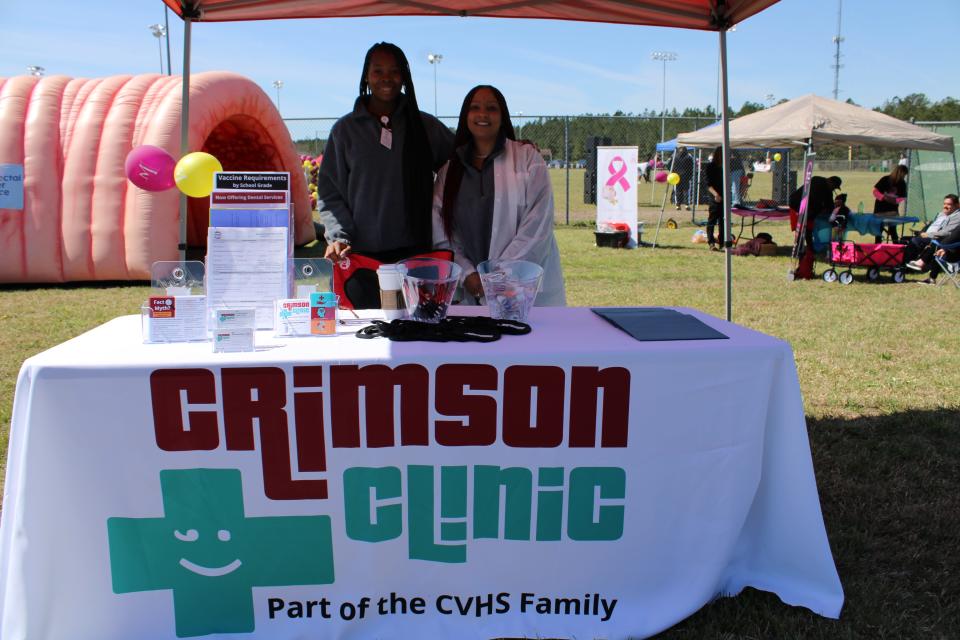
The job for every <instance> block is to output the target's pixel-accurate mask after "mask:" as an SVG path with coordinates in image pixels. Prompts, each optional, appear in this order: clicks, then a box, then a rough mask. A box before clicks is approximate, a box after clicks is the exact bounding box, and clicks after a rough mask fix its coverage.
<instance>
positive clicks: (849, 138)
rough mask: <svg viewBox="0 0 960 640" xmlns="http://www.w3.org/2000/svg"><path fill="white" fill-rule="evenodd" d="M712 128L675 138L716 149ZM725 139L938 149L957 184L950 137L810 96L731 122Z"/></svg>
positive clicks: (743, 143) (746, 144)
mask: <svg viewBox="0 0 960 640" xmlns="http://www.w3.org/2000/svg"><path fill="white" fill-rule="evenodd" d="M715 129H716V127H704V128H702V129H698V130H697V131H693V132H691V133H681V134H680V135H679V136H677V142H678V144H682V145H686V146H690V147H715V146H717V145H719V144H720V143H721V140H722V138H721V135H720V132H719V131H716V130H715ZM726 141H727V142H728V144H729V145H730V147H731V148H750V147H767V148H771V147H805V148H806V150H807V152H808V153H809V152H812V151H813V150H814V149H815V148H817V147H819V146H823V145H831V144H839V145H845V146H846V145H873V146H878V147H891V148H894V149H918V150H924V151H942V152H946V153H949V154H952V155H953V167H954V182H955V184H956V185H960V177H958V175H957V158H956V153H955V151H954V144H953V138H952V137H951V136H945V135H942V134H939V133H934V132H933V131H930V130H929V129H924V128H923V127H918V126H917V125H915V124H911V123H909V122H904V121H903V120H898V119H897V118H894V117H891V116H888V115H886V114H884V113H880V112H879V111H873V110H871V109H864V108H863V107H858V106H857V105H853V104H849V103H847V102H838V101H837V100H830V99H829V98H821V97H820V96H817V95H813V94H809V95H805V96H801V97H799V98H794V99H793V100H788V101H787V102H783V103H781V104H778V105H776V106H774V107H770V108H769V109H764V110H763V111H757V112H755V113H751V114H749V115H746V116H743V117H740V118H736V119H735V120H732V121H731V122H730V127H729V138H728V139H727V140H726Z"/></svg>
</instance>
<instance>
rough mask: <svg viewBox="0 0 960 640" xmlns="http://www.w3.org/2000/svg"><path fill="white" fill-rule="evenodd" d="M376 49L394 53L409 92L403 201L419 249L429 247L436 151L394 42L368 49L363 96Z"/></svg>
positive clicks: (362, 79)
mask: <svg viewBox="0 0 960 640" xmlns="http://www.w3.org/2000/svg"><path fill="white" fill-rule="evenodd" d="M375 51H383V52H385V53H389V54H391V55H393V57H394V58H395V59H396V61H397V66H399V67H400V75H401V78H402V83H401V89H403V94H404V96H406V109H405V110H404V114H403V121H404V125H405V129H406V138H405V140H404V142H403V149H402V151H401V153H403V204H404V207H403V208H404V215H405V216H406V218H407V224H409V226H410V228H411V229H413V236H414V239H415V242H416V245H417V246H416V248H417V250H422V249H426V248H428V247H430V245H431V244H432V242H433V238H432V232H431V224H430V222H431V208H432V205H433V152H432V151H431V149H430V140H429V139H428V138H427V130H426V129H425V128H424V126H423V119H422V118H421V117H420V107H419V106H418V105H417V94H416V91H415V90H414V88H413V77H412V76H411V75H410V63H409V62H407V56H405V55H404V54H403V51H402V50H401V49H400V47H398V46H397V45H395V44H392V43H389V42H378V43H377V44H375V45H373V46H372V47H370V49H369V50H367V55H366V57H365V58H364V59H363V72H362V73H361V74H360V96H361V97H362V98H366V97H367V96H369V94H370V87H369V86H368V85H367V73H368V72H369V71H370V58H371V57H372V56H373V53H374V52H375Z"/></svg>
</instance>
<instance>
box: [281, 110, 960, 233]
mask: <svg viewBox="0 0 960 640" xmlns="http://www.w3.org/2000/svg"><path fill="white" fill-rule="evenodd" d="M439 119H440V121H441V122H443V123H444V124H445V125H447V126H448V127H450V129H451V131H453V130H455V129H456V126H457V117H456V116H442V117H440V118H439ZM511 119H512V121H513V125H514V129H515V131H516V133H517V137H518V138H520V139H524V140H530V141H531V142H533V143H535V144H536V145H537V146H538V147H539V148H540V152H541V154H542V155H543V158H544V160H545V161H546V163H547V166H548V167H549V170H550V177H551V180H552V182H553V197H554V210H555V219H556V222H557V223H559V224H570V223H577V222H590V223H592V222H593V221H594V220H595V219H596V204H595V202H596V193H595V190H596V187H595V185H596V175H595V170H596V159H595V155H594V153H593V148H594V147H595V146H597V145H598V144H601V145H615V146H635V147H637V148H638V150H639V159H640V163H641V165H640V169H641V172H640V175H639V177H638V189H637V205H638V210H639V218H640V219H641V220H645V221H648V222H652V221H655V220H656V219H657V217H658V216H659V214H660V210H661V208H665V209H668V210H670V211H671V214H670V215H672V216H674V217H675V218H676V220H677V222H685V221H687V216H689V222H692V223H700V222H702V220H700V218H703V217H705V214H706V203H707V202H708V196H707V193H706V187H705V184H706V181H705V178H704V176H703V167H705V166H706V163H707V161H708V156H709V154H710V150H707V149H704V150H700V151H697V150H691V153H690V158H691V159H692V162H688V161H687V160H686V159H682V158H681V157H680V156H678V160H677V167H676V169H678V171H677V172H678V173H679V174H680V179H681V181H680V183H679V184H678V185H677V186H676V187H672V186H670V185H669V184H667V182H666V181H665V177H666V172H668V171H669V170H670V169H671V165H672V163H673V162H674V153H673V152H672V151H664V152H660V153H657V151H656V146H657V143H658V142H661V141H662V140H672V139H673V138H675V137H676V136H677V134H679V133H685V132H689V131H695V130H697V129H700V128H702V127H705V126H708V125H711V124H713V123H714V122H715V120H714V119H713V118H708V117H676V116H667V117H664V118H660V117H637V116H589V115H588V116H553V115H523V114H514V115H511ZM336 121H337V118H288V119H286V120H284V122H285V123H286V125H287V128H288V129H289V131H290V135H291V138H292V139H293V141H294V143H295V145H296V147H297V150H298V152H299V153H301V154H304V155H309V156H313V157H316V156H320V155H322V154H323V148H324V145H325V144H326V140H327V138H328V137H329V135H330V128H331V127H332V126H333V124H334V123H335V122H336ZM920 124H923V125H924V126H927V127H928V128H931V129H933V130H935V131H939V132H941V133H947V134H948V135H949V134H952V135H954V138H955V139H957V142H958V144H960V123H956V122H955V123H920ZM774 151H776V152H779V153H780V156H781V161H779V162H776V161H774V160H773V154H774ZM898 157H899V152H898V151H896V150H890V149H878V148H872V147H862V148H861V147H853V148H842V149H841V148H838V149H832V150H831V152H830V153H824V154H820V153H818V158H817V163H816V165H815V171H817V172H818V173H826V174H837V175H840V176H841V177H842V178H843V180H844V191H846V192H848V197H849V199H848V201H849V202H851V203H857V202H860V203H862V206H863V207H866V208H868V209H869V208H870V207H871V206H872V202H873V197H872V195H871V189H872V186H873V184H874V183H875V182H876V181H877V180H878V179H879V178H880V176H881V175H883V173H886V172H888V171H889V170H890V167H891V166H892V165H893V164H894V163H896V162H897V161H898ZM802 164H803V151H802V150H798V149H794V150H792V152H791V150H788V149H781V150H765V149H755V150H751V149H737V150H735V151H734V153H733V155H732V163H731V174H732V176H731V180H732V185H731V189H732V193H733V199H734V202H744V203H746V204H752V205H756V204H757V203H760V204H764V205H766V204H777V205H783V204H786V202H787V199H788V197H789V194H790V193H791V192H792V191H793V190H794V189H795V188H796V187H797V175H798V173H802V169H801V167H802ZM910 164H911V168H912V169H914V171H913V172H912V173H911V176H910V197H911V202H910V203H909V204H910V209H911V211H914V210H915V211H916V212H921V211H923V212H926V211H927V210H928V209H930V206H931V205H930V202H933V201H937V199H938V198H939V199H941V200H942V197H943V194H944V193H950V192H952V191H954V190H955V189H956V184H957V183H956V167H955V165H954V160H953V156H951V155H950V154H943V153H936V154H934V153H933V152H919V153H918V152H913V154H912V155H911V158H910ZM658 174H663V175H660V176H658ZM950 185H952V187H951V188H947V187H948V186H950ZM944 189H946V190H944ZM854 206H857V205H854ZM938 209H939V204H937V206H936V207H934V209H932V211H934V212H935V211H936V210H938ZM688 211H689V213H688ZM667 217H669V216H667Z"/></svg>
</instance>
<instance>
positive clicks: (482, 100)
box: [433, 85, 566, 306]
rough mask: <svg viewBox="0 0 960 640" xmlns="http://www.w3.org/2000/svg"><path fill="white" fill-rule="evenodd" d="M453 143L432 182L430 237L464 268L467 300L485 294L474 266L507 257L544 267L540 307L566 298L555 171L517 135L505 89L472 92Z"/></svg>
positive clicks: (486, 87) (562, 302)
mask: <svg viewBox="0 0 960 640" xmlns="http://www.w3.org/2000/svg"><path fill="white" fill-rule="evenodd" d="M454 145H455V149H454V152H453V153H452V154H451V156H450V160H449V161H448V162H447V164H446V165H444V166H443V168H442V169H440V173H439V174H438V175H437V182H436V185H435V186H434V192H433V240H434V247H435V248H438V249H446V248H450V249H452V250H453V253H454V260H455V261H456V262H457V264H459V265H460V266H461V267H462V268H463V274H464V278H463V288H464V290H465V292H466V293H467V294H468V295H467V299H466V300H465V302H467V303H471V302H479V299H480V298H481V297H482V296H483V287H482V285H481V283H480V276H479V274H478V273H477V265H478V264H479V263H481V262H483V261H485V260H491V259H504V260H527V261H529V262H535V263H537V264H539V265H540V266H541V267H543V282H542V286H541V290H540V293H539V294H538V295H537V299H536V303H535V304H536V305H537V306H561V305H565V304H566V293H565V290H564V284H563V271H562V270H561V267H560V252H559V250H558V248H557V241H556V238H554V235H553V187H552V186H551V184H550V176H549V175H548V173H547V168H546V165H545V164H544V163H543V158H542V157H541V156H540V153H539V152H538V151H537V149H536V147H534V146H533V145H532V144H526V143H521V142H517V141H516V135H515V134H514V131H513V124H512V123H511V122H510V112H509V110H508V109H507V102H506V99H505V98H504V97H503V94H502V93H500V91H498V90H497V89H496V88H494V87H492V86H489V85H480V86H477V87H474V88H473V89H471V90H470V92H469V93H467V96H466V98H464V100H463V106H462V107H461V108H460V119H459V121H458V122H457V134H456V138H455V142H454Z"/></svg>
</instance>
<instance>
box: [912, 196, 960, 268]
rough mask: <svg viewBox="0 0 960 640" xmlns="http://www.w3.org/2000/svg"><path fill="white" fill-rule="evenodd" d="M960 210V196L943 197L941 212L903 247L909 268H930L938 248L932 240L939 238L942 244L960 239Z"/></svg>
mask: <svg viewBox="0 0 960 640" xmlns="http://www.w3.org/2000/svg"><path fill="white" fill-rule="evenodd" d="M958 210H960V197H958V196H957V195H956V194H953V193H951V194H948V195H947V196H945V197H944V198H943V208H942V209H941V210H940V214H939V215H938V216H937V217H936V219H934V221H933V222H931V223H930V225H929V226H928V227H927V228H926V230H924V231H923V233H921V234H919V235H916V236H914V237H912V238H910V241H909V242H908V243H907V246H906V247H904V249H903V255H904V259H906V260H907V261H908V262H907V268H908V269H913V270H914V271H926V270H927V269H929V268H930V265H931V264H932V263H933V254H934V252H935V250H936V246H935V245H933V244H931V240H938V241H939V242H941V243H942V244H951V243H952V242H954V241H956V240H960V235H956V234H960V211H958ZM955 238H956V240H955Z"/></svg>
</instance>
